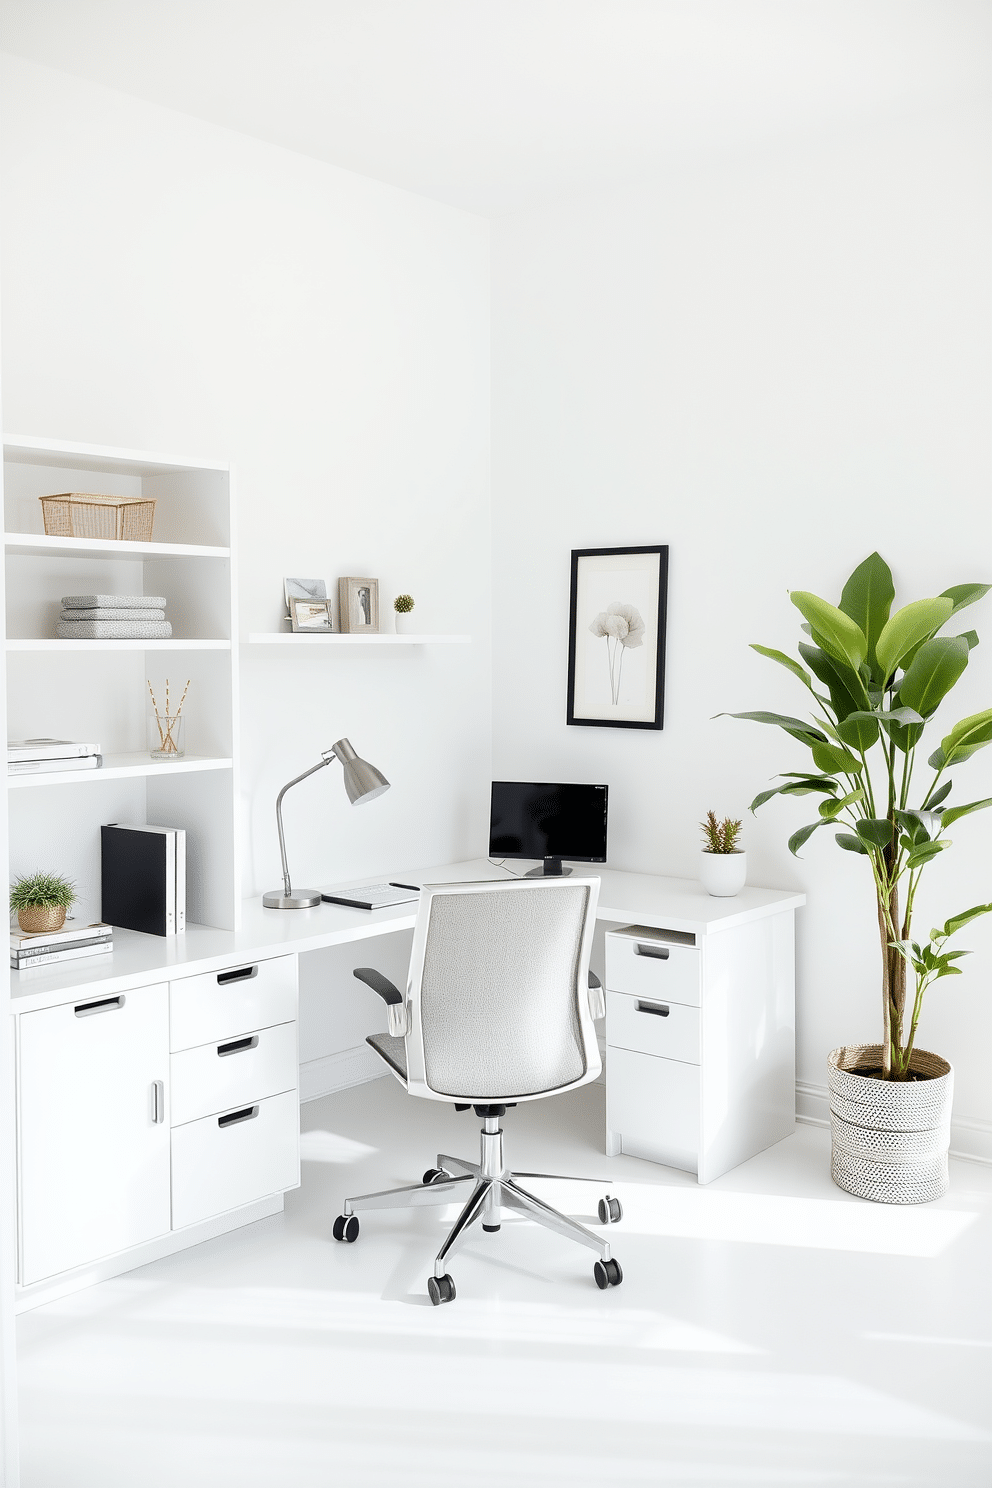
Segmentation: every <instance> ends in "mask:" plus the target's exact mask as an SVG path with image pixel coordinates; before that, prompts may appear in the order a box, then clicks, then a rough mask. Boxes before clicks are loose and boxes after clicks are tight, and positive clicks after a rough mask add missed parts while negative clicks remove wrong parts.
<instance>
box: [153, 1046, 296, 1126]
mask: <svg viewBox="0 0 992 1488" xmlns="http://www.w3.org/2000/svg"><path fill="white" fill-rule="evenodd" d="M170 1067H171V1084H172V1124H173V1126H182V1125H184V1124H185V1123H186V1122H187V1121H197V1120H199V1118H200V1117H201V1116H212V1115H214V1114H215V1113H216V1112H218V1111H227V1110H230V1109H231V1108H232V1107H234V1106H239V1105H244V1104H245V1102H246V1101H256V1100H264V1099H265V1098H266V1097H267V1096H270V1095H280V1094H282V1092H283V1091H284V1090H295V1089H296V1086H297V1071H298V1069H299V1064H298V1060H297V1053H296V1024H295V1023H279V1024H277V1025H276V1027H275V1028H260V1029H259V1030H258V1031H257V1032H253V1033H246V1034H240V1035H239V1036H238V1037H237V1038H233V1039H224V1040H221V1042H219V1043H216V1044H202V1045H201V1046H200V1048H198V1049H183V1050H181V1051H180V1052H179V1053H178V1054H173V1055H172V1056H171V1058H170Z"/></svg>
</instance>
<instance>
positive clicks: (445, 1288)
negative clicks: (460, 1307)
mask: <svg viewBox="0 0 992 1488" xmlns="http://www.w3.org/2000/svg"><path fill="white" fill-rule="evenodd" d="M427 1295H428V1297H430V1299H431V1301H432V1302H433V1304H434V1306H435V1307H440V1306H441V1303H442V1302H454V1300H455V1283H454V1282H453V1281H452V1279H451V1277H450V1276H430V1277H428V1279H427Z"/></svg>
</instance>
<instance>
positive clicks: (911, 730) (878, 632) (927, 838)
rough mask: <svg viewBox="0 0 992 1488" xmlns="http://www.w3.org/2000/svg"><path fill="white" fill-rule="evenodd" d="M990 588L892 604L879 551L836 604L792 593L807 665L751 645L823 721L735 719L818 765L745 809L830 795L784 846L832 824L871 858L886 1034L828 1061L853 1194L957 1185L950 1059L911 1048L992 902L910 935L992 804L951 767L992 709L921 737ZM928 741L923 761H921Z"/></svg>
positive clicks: (898, 1196)
mask: <svg viewBox="0 0 992 1488" xmlns="http://www.w3.org/2000/svg"><path fill="white" fill-rule="evenodd" d="M989 588H990V586H989V585H988V584H957V585H955V586H953V587H952V588H950V589H945V590H944V591H943V593H941V594H939V595H937V596H936V597H935V598H933V599H919V600H915V601H913V602H912V603H911V604H907V605H905V606H903V608H902V609H899V610H897V611H896V612H895V613H894V614H893V613H891V608H892V601H893V599H894V598H895V589H894V587H893V583H892V574H891V572H890V570H889V567H888V565H887V564H886V563H885V562H884V561H883V559H882V558H880V557H879V555H878V553H872V555H871V556H870V557H869V558H866V559H865V561H864V562H863V563H861V564H859V566H858V567H857V568H856V569H855V570H854V573H853V574H852V575H851V577H850V578H849V579H848V581H847V583H846V584H845V585H844V588H843V591H842V593H841V597H840V603H839V604H838V605H833V604H830V603H828V601H827V600H825V599H820V598H819V597H818V596H817V595H815V594H810V593H807V592H806V591H804V590H794V591H793V592H792V593H791V595H790V598H791V600H792V603H793V604H794V605H795V606H796V608H797V609H798V610H799V612H800V613H801V615H802V616H803V619H804V622H805V623H804V624H803V626H802V629H803V630H804V631H805V632H806V634H807V636H808V637H809V639H808V641H804V642H800V643H799V647H798V650H799V655H800V658H801V660H800V661H796V660H795V659H794V658H793V657H791V656H786V655H785V654H784V653H783V652H781V651H775V650H773V649H771V648H770V647H768V646H758V645H755V646H753V647H752V649H753V650H755V651H757V652H759V653H760V654H761V655H762V656H767V657H769V658H770V659H771V660H772V661H775V662H777V663H778V664H779V665H780V666H783V667H785V668H786V669H787V670H788V671H790V672H791V673H792V675H793V676H794V677H795V678H796V679H797V680H798V681H799V682H800V683H801V684H802V686H803V687H804V688H805V689H806V690H807V692H808V693H809V694H810V696H811V698H812V700H813V715H814V719H813V722H804V721H803V720H802V719H800V718H791V717H786V716H783V715H782V714H778V713H735V714H733V715H732V716H733V717H735V718H745V719H751V720H754V721H755V722H758V723H766V724H772V725H774V726H775V727H777V728H781V729H784V730H785V732H786V733H787V734H789V735H790V736H791V737H792V738H793V739H797V740H798V741H799V742H800V743H801V744H804V745H805V746H806V747H807V748H808V749H809V751H810V753H811V756H812V769H808V770H789V771H783V772H782V773H781V774H780V775H779V776H778V777H777V778H778V779H780V780H782V781H783V782H784V783H783V784H781V785H776V786H775V787H774V788H773V789H771V790H764V791H762V792H761V793H760V794H759V795H757V796H756V797H755V799H754V800H753V801H752V803H751V810H752V811H756V810H757V808H758V807H759V806H762V805H763V804H764V803H765V802H766V801H769V800H771V798H772V797H773V796H776V795H782V796H806V795H818V796H820V797H822V800H821V801H820V802H819V808H818V813H817V817H816V820H815V821H812V822H810V823H808V824H807V825H806V826H803V827H800V829H799V830H798V831H797V832H794V833H793V834H792V836H791V837H790V838H789V848H790V851H791V852H793V853H794V854H797V855H798V852H799V849H800V848H801V847H802V845H803V844H804V843H805V842H807V841H808V840H809V838H810V837H812V836H813V834H814V833H815V832H817V831H819V830H820V828H822V827H827V828H830V827H833V828H834V829H835V831H834V840H835V841H836V843H837V845H838V846H839V847H840V848H842V849H843V850H844V851H845V852H848V853H850V854H852V859H853V858H858V859H861V860H863V861H862V866H863V868H864V869H865V870H866V880H867V878H868V873H870V882H871V892H872V895H873V898H874V902H875V909H876V914H877V918H878V929H879V936H880V941H881V953H882V958H881V959H882V985H881V993H882V1038H881V1042H880V1043H879V1044H865V1045H855V1046H850V1045H848V1046H846V1047H843V1048H840V1049H835V1050H834V1051H833V1052H832V1054H831V1055H830V1059H829V1064H828V1076H829V1088H830V1113H831V1132H832V1138H833V1141H832V1154H831V1173H832V1175H833V1178H834V1180H835V1182H837V1183H838V1184H839V1185H840V1187H842V1188H845V1189H847V1190H848V1191H849V1192H851V1193H856V1194H859V1195H860V1196H862V1197H864V1198H873V1199H879V1200H882V1201H884V1202H887V1203H914V1202H919V1201H921V1200H923V1199H930V1198H935V1197H937V1196H938V1195H939V1194H941V1193H943V1192H944V1190H945V1188H946V1187H947V1147H948V1139H949V1122H950V1101H951V1094H952V1083H953V1072H952V1070H951V1067H950V1065H949V1064H948V1063H947V1061H946V1060H944V1059H942V1058H940V1056H938V1055H934V1054H930V1053H928V1052H927V1051H925V1050H922V1049H919V1048H917V1046H916V1033H917V1026H918V1024H919V1020H920V1014H921V1012H922V1007H923V999H924V995H925V993H926V991H927V989H928V988H929V987H931V986H932V985H933V983H934V982H936V981H938V980H940V979H941V978H942V977H947V976H954V975H958V974H960V967H958V966H957V964H956V963H957V961H958V960H959V959H960V958H961V957H962V956H964V955H967V952H966V951H963V950H948V949H947V942H948V941H949V940H950V938H951V937H952V936H953V935H954V934H955V933H956V932H957V931H958V930H960V929H961V927H962V926H964V925H966V924H968V923H969V921H971V920H974V919H976V918H977V917H978V916H979V915H984V914H987V913H988V912H989V911H990V910H992V904H976V905H974V906H973V907H972V908H970V909H965V910H963V911H960V912H959V913H957V914H953V915H951V916H950V917H949V918H948V919H947V920H945V921H944V923H943V924H942V925H939V926H938V927H937V928H935V929H932V930H931V931H930V936H929V939H928V940H925V941H923V940H920V939H917V940H914V939H913V914H914V908H915V904H916V896H917V891H918V889H919V885H920V880H921V878H922V876H923V874H924V872H925V871H926V869H927V867H928V866H929V864H931V863H932V862H933V861H934V860H935V859H936V858H938V857H940V856H941V855H942V854H943V853H944V852H946V851H947V849H948V848H949V847H950V846H951V841H950V839H949V837H948V836H947V830H948V828H949V827H951V826H952V825H953V823H954V822H956V821H959V820H960V819H961V818H962V817H965V816H969V815H970V814H971V813H972V812H975V811H981V810H983V809H984V808H985V807H987V806H992V797H990V798H988V799H986V800H979V801H968V802H966V803H964V804H961V805H951V804H949V798H950V796H951V792H952V787H953V781H952V778H951V776H950V774H949V772H950V770H951V769H952V767H953V768H955V769H956V768H957V766H959V765H961V764H963V763H964V762H965V761H966V760H968V759H969V758H970V757H971V756H972V755H973V754H974V753H975V752H976V750H978V749H981V748H983V747H984V746H985V745H986V744H988V743H990V742H992V708H986V709H984V710H983V711H982V712H981V713H975V714H972V715H971V716H970V717H968V718H963V719H961V720H960V722H958V723H955V724H954V725H953V727H952V728H951V729H950V730H949V731H946V732H945V733H944V734H943V737H942V738H941V740H940V744H939V745H938V747H937V748H933V741H932V740H931V741H930V743H928V744H927V745H926V746H923V738H924V734H925V732H926V730H927V727H928V725H929V724H930V723H931V721H932V720H933V719H934V717H935V715H936V713H937V710H938V708H939V707H940V704H941V703H942V702H943V700H944V698H945V697H946V696H947V694H948V693H949V692H950V690H951V689H952V687H953V686H954V684H955V683H956V682H957V680H958V678H959V677H960V676H961V674H962V672H963V671H964V669H965V667H966V666H967V665H968V656H969V652H970V651H971V650H972V649H973V648H974V647H975V646H976V645H977V644H978V636H977V635H976V634H975V632H974V631H966V632H965V633H963V634H961V635H940V634H938V632H940V631H943V630H944V628H945V626H947V624H948V622H949V621H950V620H951V619H952V617H953V616H954V615H956V614H957V612H958V611H959V610H961V609H963V608H964V607H965V606H966V605H970V604H973V603H974V602H975V600H977V599H981V597H982V596H983V595H984V594H986V593H987V592H988V590H989ZM945 727H946V725H945ZM921 746H923V747H921ZM924 748H925V749H926V750H929V751H930V752H929V754H928V757H927V759H926V762H925V764H924V762H923V760H922V759H919V758H918V757H917V756H918V754H920V755H922V753H923V752H924ZM927 770H929V772H930V773H929V774H927V773H926V772H927ZM838 828H839V829H840V830H836V829H838ZM909 972H911V973H912V976H913V987H912V999H911V1000H910V996H909V988H908V985H907V983H908V975H907V973H909Z"/></svg>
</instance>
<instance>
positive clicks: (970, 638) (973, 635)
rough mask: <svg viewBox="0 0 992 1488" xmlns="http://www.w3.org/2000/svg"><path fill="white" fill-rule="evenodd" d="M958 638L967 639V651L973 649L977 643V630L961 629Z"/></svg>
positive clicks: (960, 639)
mask: <svg viewBox="0 0 992 1488" xmlns="http://www.w3.org/2000/svg"><path fill="white" fill-rule="evenodd" d="M958 640H959V641H967V642H968V650H969V651H974V649H975V647H976V646H977V645H978V631H977V630H965V631H962V633H961V635H959V636H958Z"/></svg>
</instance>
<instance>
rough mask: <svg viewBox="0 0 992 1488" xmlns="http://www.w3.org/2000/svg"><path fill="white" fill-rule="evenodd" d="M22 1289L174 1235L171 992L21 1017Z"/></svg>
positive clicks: (85, 1001)
mask: <svg viewBox="0 0 992 1488" xmlns="http://www.w3.org/2000/svg"><path fill="white" fill-rule="evenodd" d="M18 1059H19V1063H18V1072H19V1073H18V1079H19V1102H20V1118H19V1120H20V1125H19V1171H20V1243H21V1258H20V1259H21V1264H20V1279H21V1283H22V1285H28V1284H29V1283H30V1282H34V1281H40V1280H41V1279H42V1278H44V1277H47V1276H54V1275H56V1274H57V1273H58V1272H60V1271H66V1270H68V1269H69V1268H70V1267H72V1266H80V1265H83V1264H84V1263H85V1262H87V1261H92V1260H96V1259H97V1258H99V1257H100V1256H106V1255H112V1254H113V1253H114V1252H115V1251H120V1250H126V1249H127V1248H128V1246H131V1245H138V1244H140V1243H141V1242H142V1241H143V1240H151V1239H154V1238H155V1237H156V1236H158V1235H163V1234H167V1233H168V1231H169V1225H170V1198H169V1168H170V1157H169V1123H168V1111H167V1109H166V1099H167V1093H168V1079H169V989H168V986H167V984H165V983H163V984H162V985H161V986H154V987H141V988H139V989H138V990H137V991H134V992H127V993H124V994H122V995H121V996H120V997H112V998H108V997H103V998H101V997H96V998H92V999H90V998H81V999H80V1000H79V1001H78V1002H76V1003H68V1004H66V1005H65V1006H63V1007H54V1008H44V1009H42V1010H41V1011H39V1012H34V1013H25V1014H23V1015H22V1017H21V1019H20V1041H19V1054H18Z"/></svg>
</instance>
